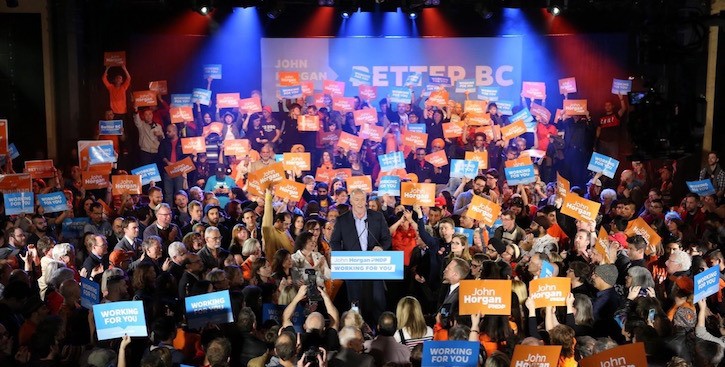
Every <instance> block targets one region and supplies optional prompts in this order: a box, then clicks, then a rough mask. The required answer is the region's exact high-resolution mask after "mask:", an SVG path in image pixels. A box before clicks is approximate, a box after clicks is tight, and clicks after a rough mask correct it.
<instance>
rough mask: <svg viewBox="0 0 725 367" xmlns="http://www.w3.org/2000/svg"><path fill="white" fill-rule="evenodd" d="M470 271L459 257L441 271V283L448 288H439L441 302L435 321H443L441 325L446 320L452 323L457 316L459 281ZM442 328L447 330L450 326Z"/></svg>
mask: <svg viewBox="0 0 725 367" xmlns="http://www.w3.org/2000/svg"><path fill="white" fill-rule="evenodd" d="M470 271H471V267H470V266H469V265H468V262H467V261H466V260H463V259H461V258H460V257H455V258H453V260H451V262H450V263H448V266H446V268H445V270H443V283H446V284H448V285H449V286H448V287H443V288H441V295H440V296H441V298H442V299H443V301H442V302H441V303H440V304H439V307H438V315H437V316H436V319H438V320H440V321H444V322H442V323H444V324H445V323H446V322H445V321H446V320H448V322H452V321H453V320H454V319H455V317H456V316H458V286H459V285H460V284H461V280H463V279H466V277H467V276H468V273H469V272H470ZM442 326H443V327H444V328H446V329H447V328H448V327H449V326H451V325H448V326H446V325H442Z"/></svg>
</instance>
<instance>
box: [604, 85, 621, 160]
mask: <svg viewBox="0 0 725 367" xmlns="http://www.w3.org/2000/svg"><path fill="white" fill-rule="evenodd" d="M617 97H619V105H620V107H619V110H617V111H615V110H614V102H613V101H611V100H609V101H606V102H604V116H602V117H600V118H599V124H597V132H596V137H597V143H596V148H597V149H596V150H597V152H599V153H602V154H604V155H606V156H610V157H614V158H617V157H618V156H619V141H620V140H622V136H624V135H623V134H622V131H623V130H624V129H623V128H622V124H621V120H622V118H624V114H625V113H627V101H626V99H625V98H624V95H622V94H618V95H617Z"/></svg>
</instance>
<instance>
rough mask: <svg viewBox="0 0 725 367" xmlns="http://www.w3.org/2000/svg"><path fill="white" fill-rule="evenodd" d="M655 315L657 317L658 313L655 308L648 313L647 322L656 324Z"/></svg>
mask: <svg viewBox="0 0 725 367" xmlns="http://www.w3.org/2000/svg"><path fill="white" fill-rule="evenodd" d="M655 315H657V312H656V311H655V309H654V308H650V309H649V312H648V313H647V321H649V322H654V321H655Z"/></svg>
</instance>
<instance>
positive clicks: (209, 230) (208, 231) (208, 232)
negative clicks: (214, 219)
mask: <svg viewBox="0 0 725 367" xmlns="http://www.w3.org/2000/svg"><path fill="white" fill-rule="evenodd" d="M214 232H216V233H221V232H219V228H217V227H214V226H209V227H207V228H206V229H205V230H204V238H206V236H209V235H211V234H212V233H214Z"/></svg>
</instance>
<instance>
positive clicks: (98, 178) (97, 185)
mask: <svg viewBox="0 0 725 367" xmlns="http://www.w3.org/2000/svg"><path fill="white" fill-rule="evenodd" d="M109 184H110V182H108V174H106V173H103V172H97V171H84V172H81V185H83V188H84V189H86V190H97V189H105V188H108V185H109Z"/></svg>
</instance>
